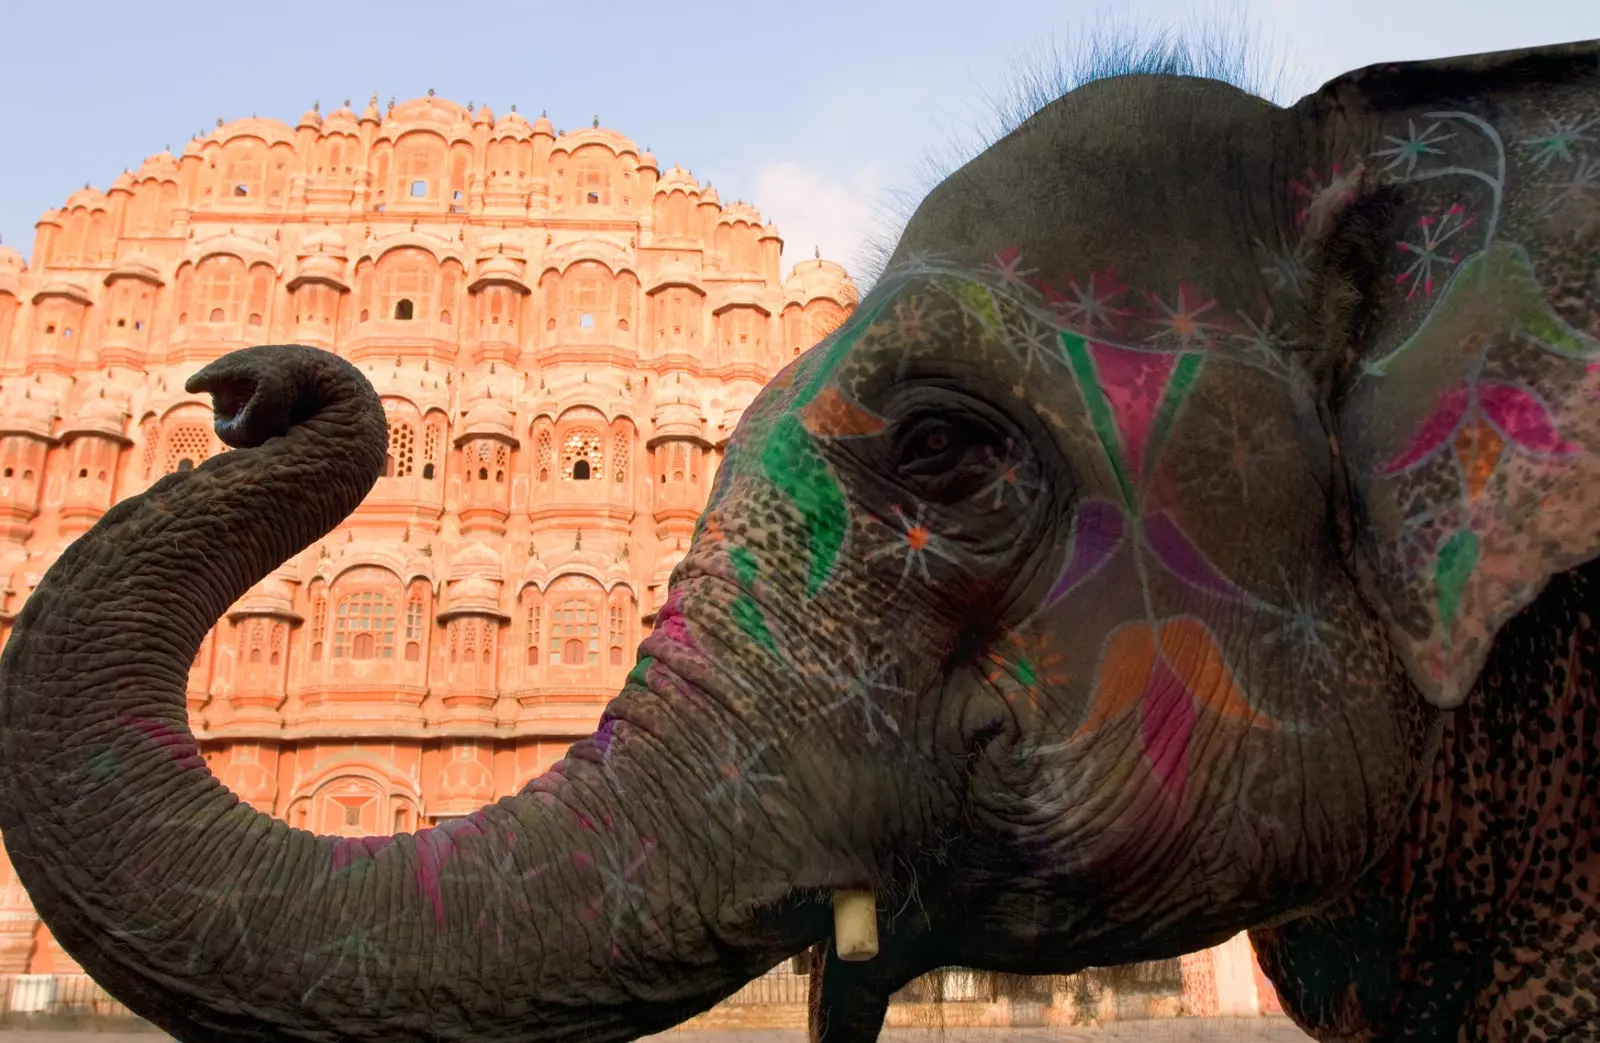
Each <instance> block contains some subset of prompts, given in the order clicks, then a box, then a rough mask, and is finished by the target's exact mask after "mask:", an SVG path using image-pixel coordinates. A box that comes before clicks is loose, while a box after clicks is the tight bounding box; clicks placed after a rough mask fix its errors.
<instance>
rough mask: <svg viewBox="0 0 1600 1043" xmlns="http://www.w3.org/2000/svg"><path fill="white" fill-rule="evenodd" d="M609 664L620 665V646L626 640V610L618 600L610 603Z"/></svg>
mask: <svg viewBox="0 0 1600 1043" xmlns="http://www.w3.org/2000/svg"><path fill="white" fill-rule="evenodd" d="M608 622H609V623H610V628H609V629H610V631H611V633H610V639H611V640H610V644H611V665H612V666H621V665H622V646H623V645H624V644H625V643H626V642H627V640H628V610H627V608H626V607H625V606H624V605H623V604H622V603H621V602H620V601H613V602H612V603H611V613H610V619H609V620H608Z"/></svg>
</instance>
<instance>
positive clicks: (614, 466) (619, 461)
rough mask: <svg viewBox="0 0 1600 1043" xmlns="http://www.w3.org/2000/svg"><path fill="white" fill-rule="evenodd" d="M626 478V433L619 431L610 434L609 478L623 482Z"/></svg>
mask: <svg viewBox="0 0 1600 1043" xmlns="http://www.w3.org/2000/svg"><path fill="white" fill-rule="evenodd" d="M627 479H628V435H627V433H626V432H622V431H619V432H617V433H616V434H614V435H612V436H611V480H612V481H615V482H624V481H627Z"/></svg>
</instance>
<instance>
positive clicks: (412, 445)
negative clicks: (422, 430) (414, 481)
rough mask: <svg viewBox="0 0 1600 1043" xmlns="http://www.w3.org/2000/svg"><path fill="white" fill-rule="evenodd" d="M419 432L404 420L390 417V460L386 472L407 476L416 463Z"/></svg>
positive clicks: (391, 474)
mask: <svg viewBox="0 0 1600 1043" xmlns="http://www.w3.org/2000/svg"><path fill="white" fill-rule="evenodd" d="M416 445H417V432H416V428H414V427H412V426H411V425H410V424H409V423H407V422H406V421H404V420H399V419H396V418H395V417H392V416H391V417H390V418H389V460H388V463H387V464H386V465H385V466H384V474H386V475H389V476H391V477H394V478H407V477H410V475H411V470H412V467H413V466H415V464H416Z"/></svg>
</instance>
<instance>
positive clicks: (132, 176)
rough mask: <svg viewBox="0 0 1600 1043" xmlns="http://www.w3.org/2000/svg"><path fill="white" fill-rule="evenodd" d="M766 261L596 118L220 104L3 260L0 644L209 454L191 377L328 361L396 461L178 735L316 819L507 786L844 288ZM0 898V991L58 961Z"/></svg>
mask: <svg viewBox="0 0 1600 1043" xmlns="http://www.w3.org/2000/svg"><path fill="white" fill-rule="evenodd" d="M781 245H782V241H781V240H780V239H779V237H778V232H777V230H776V229H775V228H773V227H772V226H771V225H770V224H766V223H764V222H763V221H762V219H761V216H760V215H759V214H758V213H757V211H756V210H755V209H754V208H753V207H751V206H749V205H747V204H745V203H734V204H732V205H724V204H723V203H722V202H721V201H720V200H719V199H718V197H717V193H716V191H715V190H714V189H713V188H712V187H711V186H710V185H709V184H706V185H701V184H698V183H697V182H696V181H695V179H694V178H693V177H692V176H691V175H690V174H689V173H688V172H687V171H684V170H681V169H679V168H677V167H673V168H671V169H669V170H666V171H662V170H660V169H659V168H658V166H657V164H656V160H655V157H654V156H653V155H651V153H650V152H649V151H648V150H641V149H640V148H638V147H637V146H636V145H635V144H634V143H633V142H631V141H629V140H628V139H627V138H625V137H623V136H622V135H620V134H617V133H615V132H613V131H610V130H606V129H604V128H601V127H600V126H599V120H598V119H596V120H595V121H594V126H591V127H585V128H583V129H581V130H577V131H572V132H565V131H556V130H555V129H554V128H553V127H552V125H551V123H550V121H549V120H548V119H546V118H545V117H543V116H541V117H539V118H538V119H536V120H534V121H533V122H531V123H530V122H529V121H528V120H526V119H524V118H523V117H522V116H520V115H518V114H517V113H516V111H515V109H514V108H513V110H512V111H511V112H508V113H506V114H504V115H502V116H499V117H498V118H497V117H496V116H495V115H494V113H492V112H491V111H490V110H489V108H488V107H487V106H484V107H480V108H478V109H476V110H472V109H471V108H470V107H467V108H463V107H462V106H460V105H458V104H455V103H453V102H450V101H446V100H445V99H443V98H438V97H433V96H431V95H430V96H429V97H425V98H417V99H415V100H412V101H406V102H402V103H400V104H398V105H396V104H395V103H394V102H393V101H391V102H390V103H389V106H388V109H387V111H386V112H385V111H380V110H379V108H378V105H377V99H376V97H374V99H373V102H372V104H369V105H368V106H367V107H366V110H365V111H364V112H362V113H361V114H360V115H357V114H356V113H355V112H353V111H351V109H350V108H349V107H348V105H347V106H345V107H342V108H340V109H338V110H337V111H334V112H331V113H329V114H327V115H326V116H323V115H321V114H319V112H317V111H316V110H315V109H313V110H312V111H310V112H307V113H306V114H305V115H304V116H302V117H301V118H300V121H299V123H298V124H297V125H296V126H294V127H289V126H286V125H284V124H282V123H279V122H276V121H274V120H270V119H254V118H252V119H248V120H240V121H237V122H234V123H229V124H222V123H221V121H219V125H218V127H217V128H216V129H215V130H214V131H212V132H211V133H209V134H207V135H206V136H204V137H203V138H197V139H196V140H194V141H192V142H190V144H189V145H188V147H187V148H186V149H185V150H184V152H183V155H182V156H180V157H177V158H174V157H173V156H172V155H171V154H170V153H168V152H161V153H158V154H157V155H154V156H152V157H150V158H149V159H147V160H145V161H144V164H143V165H142V166H140V168H139V169H138V170H137V171H136V172H133V173H124V174H123V175H122V176H120V177H119V178H117V180H116V181H115V182H114V183H113V184H112V185H111V188H110V189H109V191H106V192H101V191H98V190H96V189H91V188H84V189H83V190H81V191H78V192H75V193H73V194H72V196H71V197H70V198H69V199H68V200H67V202H66V206H65V207H63V208H62V209H60V210H52V211H50V212H48V213H46V214H45V215H44V217H43V219H42V220H41V221H40V222H39V225H38V237H37V239H36V241H35V246H34V251H33V257H32V264H31V265H24V264H23V262H22V258H21V257H20V256H19V255H18V254H17V253H16V252H15V251H13V250H10V249H6V248H0V642H3V641H4V639H5V637H6V635H7V633H8V631H9V628H10V623H11V620H12V619H13V618H14V616H15V614H16V612H17V611H18V610H19V609H20V608H21V606H22V603H23V602H24V601H25V600H26V598H27V597H28V595H29V593H30V592H31V591H32V589H33V587H34V586H35V585H36V584H37V583H38V581H39V578H40V577H41V576H42V575H43V573H44V571H45V569H46V568H47V567H48V566H49V565H50V563H51V562H52V561H53V560H54V559H55V557H56V556H57V555H58V554H59V553H60V551H61V549H62V548H63V547H64V546H66V544H68V543H70V542H71V541H72V540H74V539H75V538H77V537H78V536H80V535H81V534H83V533H84V532H85V531H86V530H87V529H88V528H89V527H90V526H92V525H93V524H94V523H95V521H96V520H97V519H98V518H99V517H100V516H101V515H102V514H104V513H105V511H106V509H107V508H109V507H110V506H111V505H112V504H113V503H115V502H117V501H118V500H120V499H122V498H124V497H127V496H130V495H133V494H136V493H138V492H140V491H141V490H143V489H145V488H146V487H148V486H149V485H150V484H151V483H152V482H153V481H155V480H156V479H157V478H159V477H161V476H162V475H164V474H167V473H170V472H173V471H181V470H184V469H187V468H190V467H193V466H194V465H195V464H197V463H199V462H200V461H202V460H204V459H205V458H206V457H208V456H211V455H212V454H214V453H217V452H221V451H223V447H222V445H221V444H220V443H219V442H218V441H217V439H216V437H215V435H214V434H213V433H212V430H211V416H210V404H209V399H206V398H204V397H203V396H194V395H187V394H185V393H184V391H183V384H184V380H185V378H186V377H187V376H188V375H189V374H191V373H193V372H194V371H195V370H197V369H198V368H200V366H202V365H203V364H204V363H205V362H207V361H209V360H211V359H214V358H216V357H217V356H219V355H222V354H224V353H226V352H228V351H231V350H234V349H236V348H241V347H245V346H247V345H251V344H259V343H274V342H298V343H302V344H311V345H315V346H318V347H322V348H327V349H329V350H332V351H336V352H338V353H339V354H340V355H342V356H344V357H346V358H348V359H350V360H351V361H353V362H355V363H356V364H357V365H359V366H360V367H361V368H362V369H363V370H364V371H365V372H366V374H367V375H368V377H369V378H370V379H371V380H372V382H373V384H374V385H375V386H376V387H377V389H378V391H379V393H380V394H381V395H382V396H383V401H384V404H385V406H386V408H387V409H388V413H389V445H390V453H389V463H388V471H387V473H386V474H385V476H384V477H383V478H381V479H379V481H378V484H377V487H376V488H375V489H373V491H372V493H371V494H370V495H369V496H368V497H367V499H366V501H365V502H364V503H363V504H362V505H361V507H360V508H359V509H358V510H357V512H356V513H355V515H354V516H353V517H351V518H350V519H349V520H348V521H346V522H345V523H344V524H342V525H341V526H340V527H339V528H338V529H337V530H336V531H335V532H333V533H331V534H329V535H328V536H327V537H326V538H325V539H323V540H321V541H320V542H319V543H317V544H316V545H314V546H312V547H311V548H309V549H308V550H306V551H305V552H304V553H302V554H301V555H299V556H298V557H297V558H295V559H294V560H292V561H290V562H287V563H285V564H284V565H283V567H281V568H280V569H278V570H277V571H276V572H274V573H273V574H272V575H271V576H270V577H268V578H267V579H266V580H264V581H263V582H262V583H260V584H259V585H258V586H257V587H255V588H254V589H253V590H251V591H250V592H249V594H247V595H246V596H245V597H244V598H243V599H241V600H240V601H239V602H238V603H237V604H235V605H234V606H233V607H232V608H231V609H230V610H229V612H228V614H227V615H226V617H225V618H224V619H223V620H222V621H221V622H219V623H218V624H217V626H216V628H215V629H214V630H213V631H212V632H211V634H210V636H208V637H207V639H206V641H205V644H204V645H203V646H202V648H201V650H200V654H199V656H198V657H197V658H196V660H195V663H194V667H193V670H192V671H191V673H190V677H189V691H188V700H189V717H190V722H191V724H192V726H193V728H194V731H195V733H196V735H197V736H198V737H199V739H200V742H201V749H202V751H203V752H204V754H205V755H206V758H207V760H208V762H209V763H210V765H211V768H212V771H214V772H215V773H216V774H217V775H218V776H219V777H220V778H221V779H222V780H223V781H224V782H225V783H227V785H228V786H229V787H231V788H232V789H233V790H234V792H236V793H237V794H239V796H240V797H242V798H243V799H244V800H246V801H249V802H250V803H251V804H252V805H254V806H255V807H257V808H259V809H261V810H263V811H268V812H271V813H273V814H275V815H277V816H279V817H280V818H283V819H285V820H287V821H288V822H289V823H291V824H292V825H296V826H301V827H304V828H306V829H310V830H314V831H316V832H319V833H334V834H346V835H366V834H375V833H388V832H391V831H409V830H415V829H418V828H420V827H424V826H428V825H432V824H435V823H438V822H439V821H441V820H443V819H446V818H449V817H451V816H457V815H463V814H466V813H468V812H471V811H473V810H476V809H477V808H478V807H480V806H481V805H483V804H485V803H488V802H491V801H494V800H497V799H499V798H500V797H503V796H506V795H508V794H511V793H514V792H516V790H517V789H518V788H519V787H520V786H521V785H522V784H523V783H524V782H525V781H527V780H528V779H530V778H532V777H534V776H536V775H538V774H539V773H541V772H542V771H543V770H544V769H545V768H546V767H547V766H548V765H550V764H551V763H552V762H553V761H555V760H556V759H558V758H559V757H560V756H561V754H562V753H563V752H564V751H565V750H566V748H567V746H568V745H570V744H571V743H572V742H573V741H574V740H575V739H577V738H579V737H581V736H584V735H587V734H589V733H590V731H592V729H593V728H594V726H595V725H596V723H597V722H598V719H599V715H600V711H601V708H602V707H603V705H604V703H605V701H606V700H607V699H608V698H609V697H611V696H612V695H614V694H615V693H616V692H617V691H618V690H619V689H620V687H621V685H622V683H623V679H624V677H625V675H626V674H627V672H628V670H629V669H630V668H631V667H632V665H633V657H634V649H635V647H636V646H637V644H638V642H639V641H640V640H641V639H642V638H643V636H644V634H645V633H646V632H648V629H649V626H650V623H651V620H652V618H653V613H654V611H655V610H656V608H658V607H659V605H660V603H661V601H662V599H663V597H664V596H665V590H666V583H667V578H668V576H669V574H670V573H671V571H672V568H673V566H674V565H675V564H676V563H677V562H678V560H679V559H680V558H681V557H682V555H683V553H684V550H685V549H686V547H687V544H688V541H689V534H690V531H691V529H692V528H693V525H694V521H695V519H696V517H697V516H698V514H699V512H700V509H701V507H702V505H703V504H704V502H705V498H706V496H707V494H708V492H709V490H710V487H711V481H712V478H713V476H714V474H715V472H716V469H717V465H718V463H719V461H720V460H721V457H722V451H723V446H724V445H725V443H726V441H727V438H728V436H729V434H730V433H731V432H732V431H733V428H734V425H735V424H736V423H737V422H738V419H739V416H740V414H741V412H742V411H743V409H744V408H745V407H746V406H747V405H748V404H749V402H750V400H751V399H752V398H753V397H754V396H755V394H756V392H757V391H758V390H759V389H760V387H761V386H762V384H764V383H765V382H766V381H767V380H768V379H769V378H770V377H771V376H772V375H774V374H775V373H776V372H777V371H778V369H779V368H780V367H781V366H783V365H784V364H785V363H786V362H788V361H789V360H791V359H793V358H794V357H795V355H797V354H798V353H800V352H801V351H803V350H805V349H806V348H808V347H810V346H811V345H812V344H814V343H816V342H817V341H818V340H820V339H821V338H822V337H824V336H825V335H826V334H827V333H828V332H829V331H830V330H832V329H833V328H834V327H836V326H837V325H838V324H839V323H840V322H841V321H842V320H843V319H844V317H845V316H846V315H847V314H848V313H849V311H850V309H851V308H852V307H853V306H854V304H855V301H856V290H855V287H854V286H853V285H852V284H851V281H850V279H849V277H848V276H847V275H846V273H845V271H844V270H843V269H842V268H841V267H840V266H839V265H837V264H833V263H831V262H829V261H823V260H805V261H801V262H800V263H798V264H796V265H795V266H794V268H793V271H792V272H791V274H790V275H789V278H788V279H787V280H780V278H779V274H780V272H779V252H780V249H781ZM195 566H196V567H197V568H199V567H202V563H201V562H198V561H197V562H196V563H195ZM0 885H3V886H0V974H6V973H16V972H22V971H31V972H37V973H70V972H73V971H76V969H77V968H76V967H75V966H73V965H72V963H71V961H70V959H68V958H67V957H66V955H65V954H64V953H63V952H61V950H60V948H59V947H58V946H56V945H55V943H54V942H53V940H52V939H50V937H49V935H48V932H46V931H45V930H44V928H43V927H42V925H40V924H39V923H38V920H37V917H35V916H34V915H33V914H32V911H31V908H30V907H29V905H28V900H27V896H26V895H25V894H24V893H23V891H22V889H21V887H20V885H18V884H17V883H16V879H15V876H14V874H12V873H11V871H10V869H9V866H3V865H0Z"/></svg>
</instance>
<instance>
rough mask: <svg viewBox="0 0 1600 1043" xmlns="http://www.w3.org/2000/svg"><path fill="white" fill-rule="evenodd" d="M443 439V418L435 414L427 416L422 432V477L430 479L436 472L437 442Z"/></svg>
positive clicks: (437, 461) (437, 458)
mask: <svg viewBox="0 0 1600 1043" xmlns="http://www.w3.org/2000/svg"><path fill="white" fill-rule="evenodd" d="M443 441H444V418H443V417H440V416H438V415H437V414H435V415H434V416H432V417H429V418H428V424H427V427H425V428H424V429H423V432H422V477H423V478H427V479H432V478H433V476H434V475H435V474H436V473H438V472H437V468H438V466H439V444H440V443H441V442H443Z"/></svg>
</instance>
